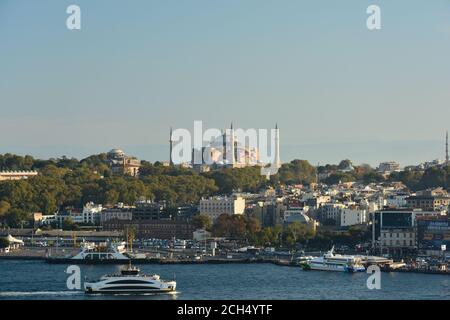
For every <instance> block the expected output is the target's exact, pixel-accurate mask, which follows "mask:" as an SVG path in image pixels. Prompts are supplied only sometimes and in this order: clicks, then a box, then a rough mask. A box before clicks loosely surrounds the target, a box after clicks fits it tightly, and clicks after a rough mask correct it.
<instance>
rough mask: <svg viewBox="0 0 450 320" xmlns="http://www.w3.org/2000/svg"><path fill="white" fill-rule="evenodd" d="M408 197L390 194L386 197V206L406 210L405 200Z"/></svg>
mask: <svg viewBox="0 0 450 320" xmlns="http://www.w3.org/2000/svg"><path fill="white" fill-rule="evenodd" d="M408 197H409V195H407V194H391V195H389V196H387V197H386V206H388V207H390V208H406V207H407V202H406V198H408Z"/></svg>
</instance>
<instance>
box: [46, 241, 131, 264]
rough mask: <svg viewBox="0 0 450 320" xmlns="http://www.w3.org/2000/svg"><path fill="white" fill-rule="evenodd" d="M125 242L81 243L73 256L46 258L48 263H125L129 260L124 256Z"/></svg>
mask: <svg viewBox="0 0 450 320" xmlns="http://www.w3.org/2000/svg"><path fill="white" fill-rule="evenodd" d="M126 254H127V252H126V248H125V242H121V243H112V242H107V243H104V244H99V245H96V244H94V243H88V242H83V243H82V244H81V251H80V252H78V253H77V254H76V255H74V256H66V257H51V256H49V257H47V259H46V261H47V262H49V263H72V262H76V263H83V264H96V263H127V262H128V261H130V258H129V257H128V256H127V255H126Z"/></svg>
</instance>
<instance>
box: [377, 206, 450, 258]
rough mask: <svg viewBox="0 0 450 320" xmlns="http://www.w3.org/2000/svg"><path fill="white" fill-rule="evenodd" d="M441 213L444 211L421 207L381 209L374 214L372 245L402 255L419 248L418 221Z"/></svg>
mask: <svg viewBox="0 0 450 320" xmlns="http://www.w3.org/2000/svg"><path fill="white" fill-rule="evenodd" d="M441 215H442V212H436V211H423V210H421V209H384V210H379V211H377V212H375V213H374V214H373V216H372V221H373V223H372V246H373V247H374V248H375V247H376V248H378V249H379V250H380V252H381V253H382V252H383V250H386V251H387V252H389V253H393V254H400V255H401V254H404V253H407V252H409V253H411V250H416V249H417V241H416V239H417V236H416V233H417V228H416V227H417V223H416V221H417V220H418V219H421V218H430V217H439V216H441ZM411 233H414V235H413V236H412V235H411ZM397 240H398V241H397ZM391 241H392V242H391ZM411 241H413V242H412V243H411Z"/></svg>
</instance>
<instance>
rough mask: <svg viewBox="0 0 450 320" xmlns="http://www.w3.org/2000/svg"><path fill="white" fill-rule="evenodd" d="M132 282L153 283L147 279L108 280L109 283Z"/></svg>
mask: <svg viewBox="0 0 450 320" xmlns="http://www.w3.org/2000/svg"><path fill="white" fill-rule="evenodd" d="M131 283H140V284H152V283H151V282H148V281H145V280H136V279H129V280H116V281H112V282H108V284H131Z"/></svg>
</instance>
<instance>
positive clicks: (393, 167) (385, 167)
mask: <svg viewBox="0 0 450 320" xmlns="http://www.w3.org/2000/svg"><path fill="white" fill-rule="evenodd" d="M377 171H378V172H381V173H392V172H398V171H400V164H399V163H397V162H395V161H388V162H382V163H380V165H379V166H378V168H377Z"/></svg>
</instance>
